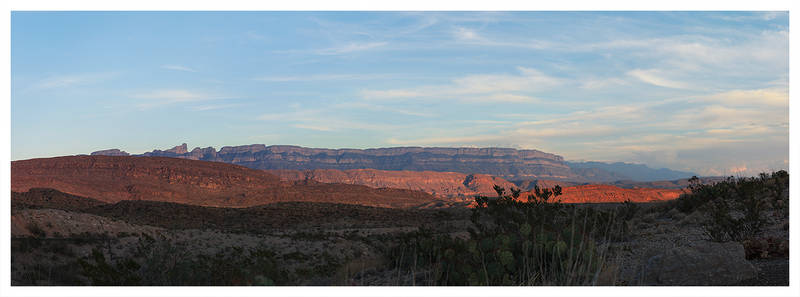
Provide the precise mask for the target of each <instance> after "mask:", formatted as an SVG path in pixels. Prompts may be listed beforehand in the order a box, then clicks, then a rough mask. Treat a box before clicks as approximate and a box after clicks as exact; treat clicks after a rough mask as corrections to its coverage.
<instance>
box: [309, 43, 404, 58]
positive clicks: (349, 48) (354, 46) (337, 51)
mask: <svg viewBox="0 0 800 297" xmlns="http://www.w3.org/2000/svg"><path fill="white" fill-rule="evenodd" d="M387 44H389V43H388V42H351V43H348V44H345V45H341V46H335V47H330V48H325V49H320V50H316V51H314V53H316V54H318V55H342V54H349V53H353V52H361V51H367V50H372V49H376V48H380V47H384V46H386V45H387Z"/></svg>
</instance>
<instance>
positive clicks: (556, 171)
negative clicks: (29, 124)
mask: <svg viewBox="0 0 800 297" xmlns="http://www.w3.org/2000/svg"><path fill="white" fill-rule="evenodd" d="M92 155H107V156H128V155H130V154H128V153H127V152H124V151H121V150H119V149H109V150H102V151H96V152H93V153H92ZM135 156H151V157H172V158H183V159H191V160H202V161H214V162H224V163H230V164H236V165H241V166H245V167H249V168H253V169H262V170H318V169H333V170H353V169H375V170H385V171H434V172H460V173H466V174H487V175H491V176H494V177H499V178H503V179H505V180H507V181H512V182H516V183H524V182H525V181H529V180H556V181H564V182H574V183H598V182H603V183H606V182H614V181H620V180H629V181H637V182H650V181H663V180H675V179H681V178H689V177H691V176H693V175H695V174H694V173H691V172H681V171H674V170H670V169H666V168H661V169H652V168H649V167H647V166H645V165H641V164H629V163H619V162H618V163H602V162H567V161H565V160H564V158H563V157H562V156H559V155H556V154H551V153H546V152H542V151H538V150H517V149H512V148H442V147H394V148H376V149H320V148H306V147H299V146H288V145H271V146H267V145H264V144H253V145H243V146H225V147H222V148H221V149H220V150H219V151H217V150H216V149H214V148H213V147H206V148H200V147H196V148H194V149H192V150H191V151H190V150H188V146H187V145H186V144H185V143H184V144H182V145H179V146H175V147H173V148H171V149H168V150H153V151H151V152H147V153H143V154H140V155H135Z"/></svg>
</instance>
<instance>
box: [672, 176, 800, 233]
mask: <svg viewBox="0 0 800 297" xmlns="http://www.w3.org/2000/svg"><path fill="white" fill-rule="evenodd" d="M697 180H698V179H697V177H693V178H692V179H691V180H690V182H691V185H690V186H689V189H690V190H691V193H689V194H685V195H682V196H681V197H680V198H678V199H676V200H675V201H674V202H672V203H671V206H672V207H675V208H677V209H679V210H681V211H682V212H684V213H690V212H693V211H700V212H702V213H703V214H705V216H706V219H705V221H704V229H705V232H706V234H707V235H708V237H709V238H710V239H711V240H713V241H717V242H725V241H731V240H732V241H744V240H745V239H748V238H752V237H753V236H755V235H756V234H758V233H759V232H760V231H761V229H762V228H763V227H764V226H765V225H766V224H767V223H768V220H770V219H774V217H775V216H776V215H777V216H778V217H788V207H787V206H788V205H789V201H788V195H785V193H784V191H786V190H787V189H788V183H789V174H788V173H787V172H786V171H783V170H781V171H778V172H774V173H772V174H766V173H762V174H761V175H759V176H758V177H751V178H733V177H729V178H728V179H727V180H725V181H723V182H718V183H715V184H712V185H705V184H700V183H698V182H697ZM768 209H773V210H776V211H775V214H776V215H773V217H772V218H770V217H768V216H767V212H766V211H767V210H768Z"/></svg>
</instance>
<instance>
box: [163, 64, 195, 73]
mask: <svg viewBox="0 0 800 297" xmlns="http://www.w3.org/2000/svg"><path fill="white" fill-rule="evenodd" d="M161 68H163V69H167V70H175V71H183V72H197V70H195V69H194V68H191V67H186V66H182V65H175V64H168V65H161Z"/></svg>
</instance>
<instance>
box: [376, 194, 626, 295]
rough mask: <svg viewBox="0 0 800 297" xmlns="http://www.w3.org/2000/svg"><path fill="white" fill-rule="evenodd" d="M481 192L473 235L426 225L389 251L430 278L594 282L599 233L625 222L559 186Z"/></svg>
mask: <svg viewBox="0 0 800 297" xmlns="http://www.w3.org/2000/svg"><path fill="white" fill-rule="evenodd" d="M495 190H496V191H497V194H498V196H497V197H496V198H495V197H492V198H489V197H480V196H479V197H476V198H475V201H476V207H475V208H474V209H473V212H472V216H471V221H472V223H473V226H474V227H472V228H470V229H469V234H470V237H469V239H467V240H464V239H459V238H452V237H450V236H446V235H435V234H432V233H431V232H430V231H429V230H420V231H419V232H417V233H414V234H410V235H409V236H407V237H405V238H403V239H402V242H401V244H400V245H398V247H397V248H396V249H394V250H392V251H390V253H389V257H390V258H391V259H394V261H395V265H396V267H397V269H398V270H399V269H408V270H411V271H412V274H414V273H416V271H425V273H428V274H429V275H430V277H429V282H430V283H429V284H431V285H584V284H592V283H593V282H594V280H595V278H596V277H595V276H596V275H598V273H599V271H600V268H601V266H602V264H603V261H604V259H603V257H604V253H603V252H602V251H600V250H599V249H598V248H597V245H596V242H595V241H596V240H609V239H610V235H611V233H614V232H616V231H618V230H620V228H621V227H620V226H621V224H619V221H620V220H617V219H616V212H615V211H610V212H604V211H597V210H595V209H593V208H591V207H589V208H583V209H579V208H577V207H574V206H567V205H564V204H561V203H560V201H558V200H556V199H557V197H558V196H560V195H561V188H560V187H558V186H556V187H555V188H553V189H539V188H538V187H536V188H535V189H534V192H533V194H532V195H530V196H528V197H527V198H526V201H522V199H520V198H519V196H520V191H519V190H517V189H512V190H511V193H510V195H507V194H506V193H505V189H503V188H501V187H498V186H495Z"/></svg>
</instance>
